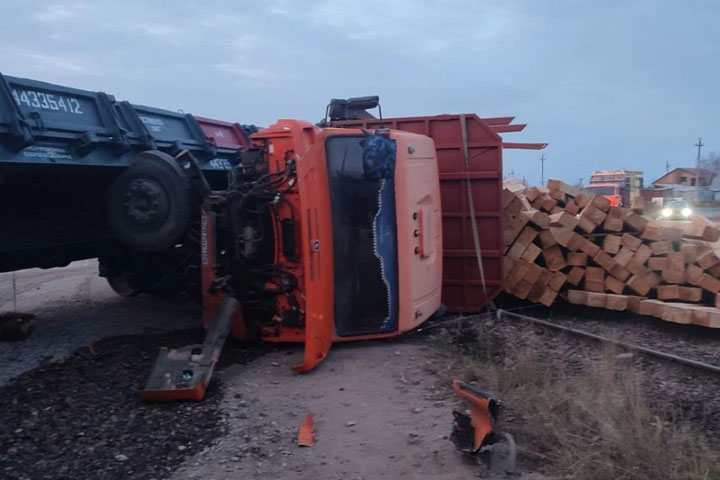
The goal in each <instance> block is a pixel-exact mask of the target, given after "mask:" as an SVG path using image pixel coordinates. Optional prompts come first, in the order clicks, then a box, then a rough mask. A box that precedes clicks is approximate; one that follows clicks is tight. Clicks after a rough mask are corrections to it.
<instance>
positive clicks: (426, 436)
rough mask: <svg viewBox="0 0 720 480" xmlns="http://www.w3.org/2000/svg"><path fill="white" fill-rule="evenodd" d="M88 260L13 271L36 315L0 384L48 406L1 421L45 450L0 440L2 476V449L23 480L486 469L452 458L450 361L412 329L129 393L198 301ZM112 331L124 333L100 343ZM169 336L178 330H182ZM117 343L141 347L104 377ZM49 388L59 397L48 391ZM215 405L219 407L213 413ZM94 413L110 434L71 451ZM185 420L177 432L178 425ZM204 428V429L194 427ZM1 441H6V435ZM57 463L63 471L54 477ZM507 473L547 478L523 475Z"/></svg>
mask: <svg viewBox="0 0 720 480" xmlns="http://www.w3.org/2000/svg"><path fill="white" fill-rule="evenodd" d="M96 272H97V264H96V263H95V262H94V261H86V262H77V263H74V264H72V265H70V266H69V267H67V268H65V269H55V270H47V271H44V270H30V271H24V272H19V273H18V274H17V275H16V284H17V292H18V294H17V298H16V302H17V309H18V310H19V311H24V312H28V313H33V314H36V315H37V316H38V320H37V326H36V329H35V331H34V333H33V334H32V336H31V337H30V338H29V339H27V340H25V341H23V342H13V343H7V342H4V343H0V386H2V388H5V389H6V390H7V394H8V395H13V396H14V398H15V399H17V398H21V399H22V398H23V395H24V394H23V393H22V392H23V391H25V390H28V389H25V390H23V389H24V388H25V386H26V385H31V386H32V388H33V389H34V391H33V393H32V395H41V396H44V397H46V398H44V399H43V405H48V407H44V408H47V409H48V411H47V412H45V411H43V412H39V415H40V417H37V415H38V412H35V413H33V407H32V406H29V407H28V409H27V410H28V411H27V417H28V418H19V419H14V418H13V419H10V420H13V421H16V423H17V425H16V427H18V428H15V427H13V429H14V432H15V434H16V435H17V438H18V441H17V448H11V449H10V450H13V451H14V455H15V456H22V455H24V452H36V453H33V455H39V456H40V457H39V458H41V459H43V460H45V459H47V467H46V468H47V471H44V470H43V469H42V468H39V467H38V463H37V462H38V458H36V457H31V456H30V455H31V454H30V453H28V454H27V455H28V458H14V457H13V458H10V457H7V456H6V457H3V455H4V453H3V452H0V476H2V467H3V459H5V460H6V461H7V460H12V470H7V469H8V468H10V467H5V468H6V470H5V471H6V472H10V473H12V476H11V478H23V479H24V478H77V477H74V475H80V474H81V473H82V472H83V471H87V468H88V466H87V465H89V464H91V465H93V468H96V467H94V466H95V465H97V466H98V467H97V468H98V470H95V471H96V473H98V477H97V478H174V479H185V478H202V479H203V480H212V479H218V480H219V479H225V478H227V479H230V478H232V479H235V478H263V479H273V478H279V479H285V478H287V479H311V478H312V479H316V478H317V479H326V478H327V479H333V478H338V479H339V478H342V479H361V478H362V479H367V480H370V479H380V478H433V479H464V478H477V477H478V476H484V477H487V478H492V477H491V476H489V475H488V474H487V472H486V471H485V468H484V467H482V466H479V465H477V464H475V463H472V462H468V461H467V460H466V459H465V458H463V457H462V456H461V455H460V454H459V453H458V452H457V451H455V449H454V446H453V445H452V444H451V442H450V441H449V440H448V435H449V433H450V430H451V425H452V410H453V407H454V406H456V405H459V404H457V401H456V399H455V397H454V395H453V394H452V393H451V392H450V391H449V389H448V385H449V380H450V378H451V377H452V375H453V371H454V368H455V367H456V366H455V365H454V364H453V359H451V358H449V357H448V356H447V355H446V354H444V353H441V352H439V351H438V350H435V349H434V348H432V347H431V346H428V345H426V344H423V343H421V342H418V341H410V342H408V341H386V342H362V343H354V344H344V345H336V346H334V347H333V349H332V351H331V354H330V355H329V357H328V359H327V360H326V362H325V363H324V364H323V365H322V366H321V367H320V368H318V369H317V370H315V371H313V372H311V373H310V374H307V375H302V376H301V375H296V374H294V373H293V372H292V371H291V369H290V367H291V366H292V365H293V364H294V363H296V362H298V361H299V359H300V358H301V356H302V349H301V347H300V346H299V345H298V346H281V347H278V348H270V349H269V351H268V352H267V353H265V354H264V355H261V356H260V357H259V358H257V359H255V360H254V361H252V362H250V363H248V364H241V363H242V362H239V361H238V362H233V361H232V360H231V361H230V365H229V366H225V365H224V366H222V367H221V368H219V371H218V372H217V373H216V385H218V386H219V388H216V389H214V393H213V395H212V398H211V399H210V400H206V403H205V404H202V403H201V404H196V403H190V404H186V405H183V406H180V407H173V408H172V409H168V408H166V407H165V406H146V405H143V404H141V403H140V402H139V400H138V399H137V397H136V396H135V395H134V392H133V391H132V387H131V384H132V385H136V384H137V382H140V381H141V379H143V378H145V375H146V374H147V373H149V365H151V362H152V359H153V358H154V356H155V354H156V352H157V345H156V344H157V343H158V342H161V344H162V342H164V340H163V338H164V337H163V335H164V334H163V332H176V331H179V330H181V329H187V328H191V327H197V326H198V325H199V324H200V308H199V306H198V305H197V304H196V303H194V302H192V301H191V300H190V299H184V298H179V299H158V298H152V297H145V296H141V297H137V298H121V297H118V296H117V295H115V294H114V293H113V292H112V291H111V290H110V289H109V288H108V287H107V285H106V283H105V281H104V280H103V279H100V278H98V277H97V273H96ZM11 279H12V277H11V275H10V274H2V275H0V295H1V296H0V302H1V304H2V311H8V310H11V309H12V308H13V301H12V300H13V297H12V287H11V285H12V281H11ZM146 334H154V337H157V336H158V334H159V337H160V338H159V340H152V341H147V342H144V341H140V340H139V339H144V338H145V335H146ZM119 335H123V337H118V340H112V339H110V340H107V341H100V339H102V338H107V337H113V338H115V337H117V336H119ZM128 335H129V336H128ZM133 335H134V336H135V337H132V336H133ZM173 335H175V337H177V338H185V335H186V334H173ZM175 337H172V338H175ZM132 338H137V339H138V341H137V342H133V341H132ZM170 338H171V335H170V334H168V339H170ZM177 338H176V339H175V341H177ZM182 341H184V340H182ZM92 342H99V345H100V350H103V349H104V350H106V353H107V354H108V355H107V356H106V357H104V358H105V359H98V358H97V357H95V358H94V357H93V356H92V355H89V354H88V353H87V352H88V351H89V349H88V344H90V343H92ZM103 342H105V343H103ZM131 344H132V345H131ZM130 345H131V346H130ZM171 346H173V345H171ZM108 348H118V351H117V352H115V353H114V354H113V353H112V352H107V349H108ZM123 348H130V349H131V350H132V351H133V352H136V353H135V354H134V355H136V356H138V357H140V356H141V357H142V359H141V360H138V361H137V362H127V364H126V365H124V366H123V367H121V368H124V369H125V370H121V371H123V372H125V373H123V375H126V376H127V379H126V378H123V382H124V383H123V382H118V385H115V384H114V383H113V382H115V379H114V378H113V375H114V373H110V374H108V372H107V369H108V368H113V366H109V365H104V363H107V362H109V361H117V360H112V359H117V358H121V359H122V349H123ZM235 348H236V347H235ZM240 353H242V352H240ZM226 356H232V355H230V354H229V355H226ZM241 356H243V355H241ZM63 359H67V360H66V361H64V360H63ZM68 369H70V371H69V372H66V370H68ZM72 369H77V372H84V375H86V376H87V382H85V383H82V382H84V381H85V379H84V378H82V379H80V380H81V381H80V383H78V382H77V381H75V380H73V379H77V378H78V377H77V376H76V375H75V374H74V373H72V372H74V371H75V370H72ZM127 369H133V370H137V371H131V372H128V371H127ZM146 369H147V372H146V371H145V370H146ZM53 372H57V373H53ZM48 375H50V376H51V377H48ZM108 377H110V378H108ZM48 378H52V379H53V380H55V379H57V381H52V382H50V381H48V380H47V379H48ZM65 378H67V380H64V379H65ZM43 379H45V380H43ZM19 380H22V381H21V382H19ZM44 381H47V382H48V384H51V385H49V386H47V389H46V390H43V388H44V387H45V385H39V384H38V385H36V383H43V382H44ZM103 382H106V383H103ZM126 384H127V385H126ZM94 388H95V389H100V390H104V391H105V392H106V394H104V396H105V397H107V398H105V400H103V401H102V402H100V403H98V404H97V407H93V409H94V410H98V411H93V412H92V416H90V417H88V413H89V412H88V411H87V409H88V408H89V406H88V405H87V404H86V402H87V401H88V400H83V398H88V397H87V395H86V392H85V393H83V392H81V393H83V396H80V395H76V393H77V390H78V389H81V390H92V389H94ZM114 388H115V389H118V392H117V393H116V392H115V391H114V390H112V389H114ZM107 389H109V390H107ZM120 390H123V391H120ZM28 391H29V390H28ZM218 395H219V396H220V398H219V399H218V398H217V396H218ZM51 397H52V398H56V399H57V401H54V400H52V401H51V400H49V399H50V398H51ZM76 398H77V399H79V400H76ZM13 401H14V402H15V401H16V400H13ZM93 401H94V400H93ZM68 402H69V403H68ZM76 402H79V404H78V403H76ZM118 402H120V403H122V404H123V405H122V408H121V409H120V411H125V410H128V411H129V412H130V413H132V410H133V409H137V411H138V414H139V415H140V417H138V418H143V419H145V420H143V422H157V423H156V424H151V425H145V424H143V425H140V426H139V425H138V424H137V421H136V420H137V419H135V421H134V423H133V422H131V421H130V420H128V421H127V422H124V421H123V419H122V418H119V417H118V415H117V412H116V410H117V409H116V408H115V406H114V405H117V403H118ZM211 402H212V403H211ZM69 405H72V406H69ZM133 405H134V407H133ZM20 407H22V406H17V405H15V404H13V408H14V409H15V410H13V411H19V412H24V410H23V409H22V408H20ZM178 408H180V409H179V410H178ZM208 408H210V410H208ZM195 409H197V411H198V415H197V419H198V420H199V421H200V420H201V419H203V418H205V419H213V420H212V421H213V422H219V423H218V424H216V425H208V426H207V427H206V430H207V432H210V433H203V430H202V428H201V429H200V430H197V429H196V428H195V427H196V425H194V424H193V423H192V419H193V415H192V412H193V410H195ZM104 410H107V411H108V412H110V411H111V410H113V411H115V413H113V414H112V415H111V414H110V413H108V412H105V411H104ZM215 411H216V412H217V413H218V414H217V415H215V414H213V413H212V412H215ZM53 412H59V413H53ZM203 412H204V413H203ZM46 413H47V415H50V416H52V415H56V414H60V415H62V417H63V423H62V425H67V426H65V427H62V428H67V429H73V428H75V427H74V426H73V425H76V424H77V425H84V426H83V427H78V429H83V430H84V432H79V433H78V435H80V436H79V437H78V436H77V435H75V434H74V432H60V433H61V434H62V435H61V436H62V438H64V439H65V440H63V441H64V444H63V445H60V446H57V445H49V444H48V442H46V441H44V440H42V438H31V437H32V435H36V436H39V437H42V436H44V435H46V432H45V430H43V428H44V427H42V424H43V422H35V421H33V418H44V417H43V415H46ZM201 413H202V414H201ZM307 413H313V415H314V418H315V432H316V440H317V441H316V443H315V445H314V446H313V447H310V448H303V447H298V446H297V444H296V438H297V431H298V427H299V425H300V423H301V421H302V420H303V418H304V417H305V415H306V414H307ZM11 415H15V414H11ZM23 415H25V414H23ZM173 415H180V416H182V420H181V421H180V420H179V421H178V423H177V426H176V427H172V425H173V423H172V416H173ZM75 416H76V417H77V418H75ZM130 416H132V415H130ZM104 417H112V418H111V420H112V422H110V423H109V426H108V428H111V430H110V431H113V430H112V429H117V430H116V435H115V436H114V437H116V438H113V437H112V436H111V437H108V431H107V430H103V429H104V427H103V429H100V430H98V431H97V433H96V434H97V435H98V440H97V441H93V442H91V443H93V446H92V447H91V448H90V450H89V452H90V453H87V454H86V455H88V456H90V457H92V458H88V459H82V460H83V461H85V460H87V462H86V463H83V462H79V461H78V458H77V452H78V451H80V450H81V449H82V448H84V447H83V446H82V445H81V444H80V443H79V442H90V439H88V438H87V437H88V436H90V435H91V433H90V431H95V430H93V429H92V428H91V427H89V426H88V425H87V422H88V421H89V420H92V419H97V421H102V419H103V418H104ZM116 417H118V418H116ZM216 419H219V420H216ZM93 421H94V420H93ZM154 425H157V426H154ZM169 425H170V426H169ZM183 425H185V427H184V428H185V429H186V432H185V433H183V432H182V431H179V430H178V429H182V428H183ZM187 425H192V428H190V427H188V426H187ZM158 428H159V429H161V430H162V429H166V428H167V429H171V430H172V432H169V434H168V440H167V445H164V449H163V450H161V451H162V455H163V458H162V459H161V458H156V459H155V460H154V459H153V457H147V456H144V452H143V445H142V443H143V442H153V443H155V442H158V438H163V435H162V434H161V435H160V436H158V432H156V431H153V430H154V429H155V430H156V429H158ZM18 432H19V433H18ZM198 432H199V433H198ZM160 433H162V431H161V432H160ZM9 434H10V435H12V434H13V433H12V432H9ZM83 435H84V436H83ZM92 435H95V433H93V434H92ZM183 435H184V436H183ZM202 435H206V436H207V437H206V438H204V439H198V438H197V436H202ZM186 437H187V438H186ZM8 438H9V437H8ZM6 440H7V438H6ZM9 441H10V442H11V444H12V442H13V441H12V439H10V440H9ZM50 443H53V442H50ZM150 446H153V447H156V446H157V445H148V450H150V448H149V447H150ZM50 447H52V448H53V449H54V450H53V451H54V454H53V456H52V458H51V457H43V455H44V454H42V453H37V452H42V451H43V449H46V448H50ZM153 451H154V450H153ZM153 455H154V454H153ZM73 457H74V458H73ZM128 457H130V458H128ZM23 462H25V463H27V464H31V465H34V467H33V468H34V469H33V470H31V469H30V467H29V465H27V466H26V467H23ZM117 462H125V463H122V465H116V463H117ZM10 463H11V462H9V461H7V463H6V464H7V465H10ZM23 468H25V471H24V473H23ZM43 468H45V467H43ZM123 468H124V469H123ZM100 469H102V471H103V473H102V475H101V474H100V473H99V472H100V471H101V470H100ZM76 470H77V471H76ZM57 471H62V472H64V475H62V476H60V477H58V476H56V475H57V474H56V472H57ZM118 472H124V473H118ZM128 472H131V473H128ZM38 473H39V474H40V475H38ZM118 475H120V476H118ZM127 475H130V476H129V477H128V476H127ZM513 478H520V479H523V480H535V479H541V478H545V477H541V476H539V475H536V474H532V473H526V474H521V475H517V476H514V477H513Z"/></svg>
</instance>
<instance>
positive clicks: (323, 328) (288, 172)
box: [202, 120, 442, 372]
mask: <svg viewBox="0 0 720 480" xmlns="http://www.w3.org/2000/svg"><path fill="white" fill-rule="evenodd" d="M252 143H253V147H254V148H253V149H251V150H250V151H249V152H247V153H246V154H244V155H243V161H242V164H243V167H242V168H243V172H242V174H238V172H236V178H235V179H234V182H233V181H231V185H233V184H235V185H241V187H240V188H239V190H241V191H240V192H238V193H234V192H233V191H232V190H230V191H229V192H228V193H227V194H224V195H221V199H220V200H219V201H216V202H215V204H216V205H221V206H222V207H221V208H220V209H217V208H216V209H215V212H213V208H209V209H206V210H209V211H206V213H205V214H204V222H203V223H204V224H206V223H208V222H209V223H214V224H216V228H215V229H214V230H215V232H216V233H215V234H214V236H215V238H214V239H213V241H212V242H208V241H205V240H204V241H203V245H204V252H203V256H202V257H203V262H202V263H203V266H202V269H203V271H204V286H203V287H204V291H212V290H213V284H217V283H218V279H219V278H228V277H229V280H224V282H225V285H226V289H225V294H228V293H229V294H231V295H233V296H235V297H236V298H238V300H239V301H240V305H241V307H240V310H239V312H238V313H237V314H236V315H235V318H234V320H233V326H232V331H233V333H234V334H235V336H236V337H240V338H243V337H246V336H247V335H251V334H253V333H255V334H258V335H260V337H261V338H262V339H264V340H265V341H268V342H304V343H305V355H304V360H303V362H302V363H301V364H299V365H297V366H296V367H295V370H296V371H299V372H306V371H308V370H310V369H312V368H313V367H315V366H316V365H317V364H318V363H320V362H321V361H322V360H323V359H324V358H325V357H326V356H327V354H328V351H329V349H330V346H331V345H332V343H334V342H345V341H352V340H362V339H369V338H383V337H392V336H395V335H398V334H400V333H403V332H406V331H408V330H411V329H413V328H415V327H417V326H418V325H419V324H421V323H422V322H423V321H425V320H426V319H427V318H429V317H430V316H431V315H432V314H433V313H435V312H436V311H437V310H438V309H439V308H440V306H441V303H440V294H441V275H442V232H441V211H440V191H439V181H438V168H437V160H436V157H435V145H434V143H433V140H432V139H430V138H429V137H426V136H424V135H418V134H414V133H409V132H403V131H394V130H387V129H384V130H377V131H375V132H369V131H367V130H360V129H346V128H319V127H316V126H314V125H312V124H310V123H308V122H304V121H298V120H280V121H278V122H277V123H276V124H274V125H272V126H270V127H268V128H265V129H263V130H261V131H260V132H258V133H256V134H254V135H253V136H252ZM242 175H246V176H247V177H248V180H246V181H243V179H242ZM258 175H259V177H258ZM256 177H257V178H256ZM258 178H263V180H262V181H263V182H266V184H265V186H261V185H263V184H262V183H261V181H260V180H258ZM211 203H212V202H211ZM234 223H239V224H240V225H235V227H234V228H233V224H234ZM213 246H214V247H213ZM211 250H212V251H211ZM221 251H222V252H224V253H223V255H224V257H225V258H222V257H223V255H220V254H219V253H220V252H221ZM233 252H235V253H234V258H228V256H229V255H233ZM208 296H209V297H210V298H206V301H205V304H206V308H205V323H206V326H208V327H209V326H210V324H211V323H212V322H213V317H214V315H215V314H216V311H217V305H218V304H219V296H218V295H217V294H215V295H214V296H213V295H212V294H208Z"/></svg>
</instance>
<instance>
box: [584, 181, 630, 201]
mask: <svg viewBox="0 0 720 480" xmlns="http://www.w3.org/2000/svg"><path fill="white" fill-rule="evenodd" d="M583 190H585V191H586V192H587V193H588V194H590V195H600V196H602V197H605V198H607V199H608V200H610V205H612V206H613V207H624V206H627V205H628V199H627V192H626V190H625V189H624V188H623V187H622V186H621V185H620V184H618V183H590V184H588V185H586V186H585V187H583Z"/></svg>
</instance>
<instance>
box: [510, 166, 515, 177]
mask: <svg viewBox="0 0 720 480" xmlns="http://www.w3.org/2000/svg"><path fill="white" fill-rule="evenodd" d="M510 178H515V169H514V168H512V169H510Z"/></svg>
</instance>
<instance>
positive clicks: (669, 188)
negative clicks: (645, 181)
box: [643, 167, 717, 204]
mask: <svg viewBox="0 0 720 480" xmlns="http://www.w3.org/2000/svg"><path fill="white" fill-rule="evenodd" d="M715 176H716V175H715V172H712V171H710V170H707V169H705V168H683V167H678V168H675V169H673V170H670V171H669V172H667V173H666V174H665V175H663V176H662V177H660V178H658V179H657V180H655V181H654V182H652V188H648V189H645V190H643V197H644V198H645V200H646V201H647V200H650V201H652V202H653V203H659V204H662V202H663V200H662V199H673V198H678V199H679V198H682V199H683V200H686V201H688V202H697V201H706V200H712V199H713V198H714V196H715V195H714V193H713V192H712V191H711V189H710V185H712V184H713V180H715ZM716 183H717V182H716Z"/></svg>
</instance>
